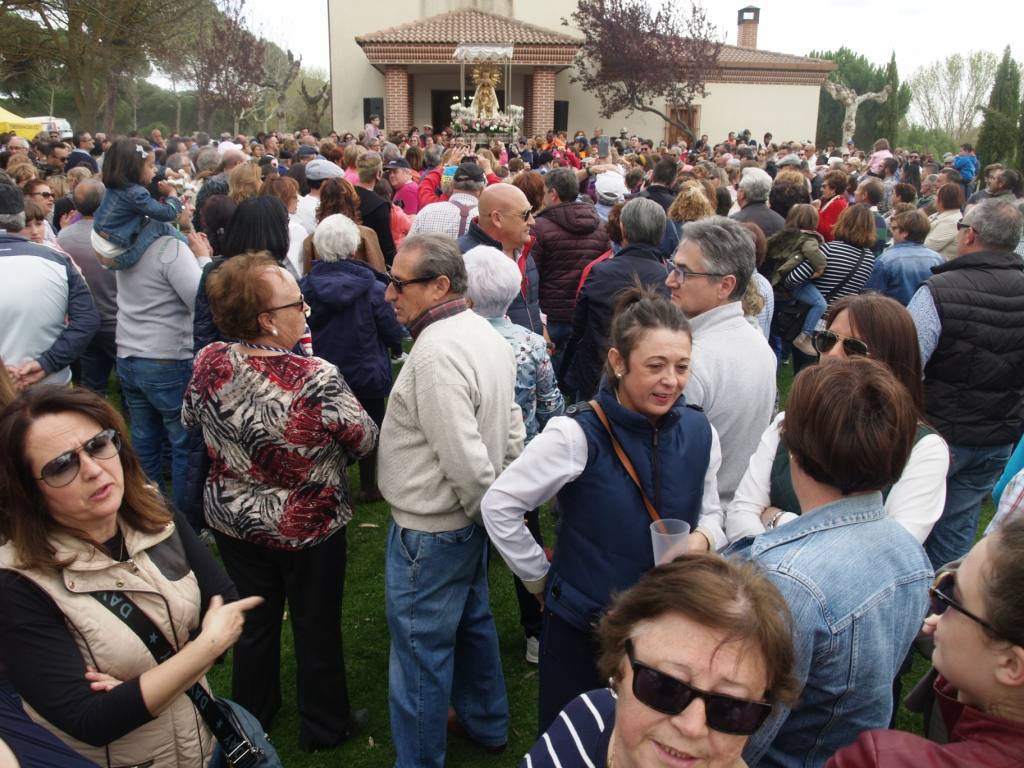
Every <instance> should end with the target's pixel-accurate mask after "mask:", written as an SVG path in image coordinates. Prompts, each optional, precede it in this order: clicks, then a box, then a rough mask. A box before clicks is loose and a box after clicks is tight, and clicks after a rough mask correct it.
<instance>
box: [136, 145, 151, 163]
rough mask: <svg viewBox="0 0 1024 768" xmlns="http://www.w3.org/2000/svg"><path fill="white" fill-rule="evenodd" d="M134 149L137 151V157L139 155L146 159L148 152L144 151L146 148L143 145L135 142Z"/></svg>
mask: <svg viewBox="0 0 1024 768" xmlns="http://www.w3.org/2000/svg"><path fill="white" fill-rule="evenodd" d="M135 151H136V152H138V153H139V157H141V158H142V159H143V160H145V159H146V155H148V154H149V153H148V152H147V151H146V148H145V147H144V146H142V145H141V144H136V145H135Z"/></svg>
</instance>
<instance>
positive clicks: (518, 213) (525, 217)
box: [498, 208, 533, 221]
mask: <svg viewBox="0 0 1024 768" xmlns="http://www.w3.org/2000/svg"><path fill="white" fill-rule="evenodd" d="M498 213H500V214H501V215H502V216H516V217H518V218H520V219H522V220H523V221H529V220H530V217H531V216H532V215H533V208H527V209H526V210H525V211H498Z"/></svg>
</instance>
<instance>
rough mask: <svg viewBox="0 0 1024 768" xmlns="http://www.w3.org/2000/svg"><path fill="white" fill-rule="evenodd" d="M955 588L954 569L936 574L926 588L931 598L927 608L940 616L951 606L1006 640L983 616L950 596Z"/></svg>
mask: <svg viewBox="0 0 1024 768" xmlns="http://www.w3.org/2000/svg"><path fill="white" fill-rule="evenodd" d="M955 589H956V571H943V572H942V573H940V574H939V575H938V576H936V577H935V581H934V582H932V585H931V586H930V587H929V588H928V597H929V598H930V599H931V601H930V604H929V606H928V610H929V611H930V612H931V613H933V614H935V615H936V616H941V615H942V614H944V613H945V612H946V609H947V608H953V609H955V610H956V611H957V612H958V613H962V614H963V615H964V616H966V617H967V618H968V619H970V620H971V621H976V622H977V623H978V624H980V625H981V626H983V627H984V628H985V629H987V630H988V631H989V632H991V633H992V634H993V635H994V636H996V637H998V638H1001V639H1003V640H1008V638H1005V637H1003V635H1002V634H1000V633H999V632H997V631H996V628H995V627H993V626H992V625H991V624H989V623H988V622H987V621H985V620H984V619H983V618H981V617H980V616H977V615H975V614H973V613H971V612H970V611H968V610H967V609H966V608H964V607H963V606H962V605H961V604H960V603H958V602H957V601H956V600H954V599H953V598H952V597H950V595H952V594H953V590H955ZM1008 642H1011V643H1012V642H1014V641H1012V640H1008Z"/></svg>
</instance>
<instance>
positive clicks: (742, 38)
mask: <svg viewBox="0 0 1024 768" xmlns="http://www.w3.org/2000/svg"><path fill="white" fill-rule="evenodd" d="M760 18H761V9H760V8H755V7H754V6H752V5H748V6H747V7H746V8H740V12H739V19H738V20H737V26H738V29H737V33H736V45H738V46H739V47H740V48H757V22H758V20H759V19H760Z"/></svg>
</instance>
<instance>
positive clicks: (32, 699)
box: [0, 387, 262, 768]
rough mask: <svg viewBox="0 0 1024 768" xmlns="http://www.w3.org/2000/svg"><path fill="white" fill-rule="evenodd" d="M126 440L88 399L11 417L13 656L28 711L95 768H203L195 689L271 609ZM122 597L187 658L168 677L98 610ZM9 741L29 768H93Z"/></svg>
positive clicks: (7, 439)
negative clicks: (209, 544) (254, 612)
mask: <svg viewBox="0 0 1024 768" xmlns="http://www.w3.org/2000/svg"><path fill="white" fill-rule="evenodd" d="M125 434H126V427H125V423H124V420H123V419H122V418H121V416H120V414H118V413H117V411H115V410H114V408H113V407H111V406H110V404H109V403H107V402H106V401H105V400H103V399H102V398H100V397H99V396H98V395H96V394H94V393H93V392H91V391H89V390H87V389H68V388H65V387H39V388H35V389H32V390H30V391H28V392H26V393H25V394H23V395H22V396H21V397H20V398H19V399H16V400H14V401H13V402H12V403H10V404H9V405H8V406H7V407H6V409H4V411H3V412H2V413H0V444H2V445H3V446H4V450H3V451H0V508H2V509H3V510H4V514H3V515H2V516H0V538H2V539H3V540H4V542H5V543H4V546H3V547H0V657H2V658H3V660H4V662H5V664H6V665H7V670H6V671H7V675H8V677H9V679H10V681H11V682H12V683H13V686H14V688H15V689H16V690H17V693H18V694H20V697H21V699H22V700H23V702H24V705H25V713H26V714H27V715H28V716H29V717H30V718H31V719H32V720H33V721H34V722H35V723H37V724H38V725H40V726H42V727H43V728H45V729H46V730H47V731H49V732H50V733H51V734H53V735H54V736H56V737H57V738H58V739H60V741H61V742H63V744H64V745H65V746H66V747H67V748H70V749H71V750H73V751H74V752H77V753H79V754H80V755H81V756H82V757H84V758H85V759H86V760H88V761H91V762H90V763H88V764H89V765H92V764H97V765H100V766H108V767H110V766H126V765H152V766H180V767H181V768H185V767H186V766H188V767H189V768H192V767H194V768H204V767H205V766H208V765H209V764H210V762H211V759H212V758H213V755H214V746H215V745H214V743H213V738H212V736H211V733H210V731H209V729H208V728H207V727H206V724H205V722H204V720H203V719H202V718H200V717H199V716H198V714H197V712H196V710H195V707H194V705H193V703H192V700H191V699H190V698H189V697H188V696H186V695H184V694H185V691H186V690H187V689H189V688H191V686H192V685H193V684H194V683H196V682H198V683H199V684H200V685H202V686H203V687H204V688H206V689H207V690H208V686H207V684H206V681H205V674H206V672H207V671H208V670H209V669H210V668H211V667H212V666H213V664H214V662H215V661H216V660H217V659H218V657H220V656H221V655H222V654H224V653H226V652H227V651H228V649H230V648H231V647H232V645H234V643H235V641H236V640H237V639H238V637H239V635H240V633H241V631H242V625H243V623H244V621H245V612H246V611H247V610H250V609H252V608H254V607H255V606H256V605H258V604H259V603H260V602H262V600H261V599H260V598H259V597H251V598H248V599H246V600H237V592H236V591H235V588H234V586H233V585H232V584H231V581H230V580H229V579H228V578H227V576H226V575H225V574H224V571H223V570H222V569H221V567H220V566H219V565H218V564H217V562H216V561H215V560H214V559H213V557H212V556H211V555H210V553H209V551H208V550H207V549H206V547H205V546H203V544H202V543H201V542H200V541H199V539H198V538H197V537H196V536H195V534H194V533H193V532H192V530H191V529H190V528H189V526H187V525H176V524H175V521H174V519H173V517H172V514H171V512H170V510H169V509H168V507H167V503H166V501H165V500H164V499H163V497H162V496H161V495H160V494H159V493H158V492H157V490H156V488H155V487H154V486H153V485H152V484H151V483H149V481H148V480H147V479H146V475H145V473H144V472H143V470H142V466H141V465H140V463H139V460H138V457H137V456H136V455H135V453H134V451H133V450H132V449H131V447H130V446H129V445H127V444H126V443H123V437H122V436H123V435H125ZM111 592H113V593H114V594H118V595H119V596H120V595H127V599H130V600H131V601H132V602H133V603H135V605H137V606H138V607H139V609H141V610H142V611H143V612H144V613H145V614H146V615H147V616H148V617H149V618H150V619H151V620H152V621H153V623H154V624H155V625H156V628H157V630H158V631H160V632H162V633H164V635H165V636H166V638H167V640H168V642H169V643H171V644H172V645H173V646H174V647H175V648H176V649H177V651H178V652H177V653H175V654H174V655H173V656H172V657H171V658H169V659H167V660H165V661H163V662H161V663H157V661H156V659H155V657H154V655H153V654H152V653H151V652H150V650H149V648H148V646H147V643H146V642H144V641H143V639H142V638H140V637H139V635H138V634H136V632H135V630H134V629H133V628H131V627H130V626H128V625H127V624H126V623H125V622H124V621H122V619H120V618H118V616H117V615H115V614H114V613H112V612H111V610H110V609H109V608H108V607H106V605H104V603H102V602H100V599H99V597H100V596H102V595H104V594H108V593H111ZM224 600H227V601H228V602H227V603H225V602H224ZM6 698H7V696H6V695H5V699H6ZM15 700H16V699H15ZM5 709H6V708H5ZM6 714H7V713H6V712H5V713H4V717H3V720H4V721H5V722H6V721H7V717H6ZM19 737H20V738H19ZM4 740H5V741H8V742H9V744H10V746H11V747H12V748H13V749H14V751H15V753H16V754H18V756H19V758H21V759H22V760H23V761H24V762H23V764H25V765H40V764H42V765H61V766H76V767H77V766H79V765H83V764H85V761H84V760H82V759H81V758H75V757H73V756H70V755H67V754H55V753H54V752H53V751H50V750H49V749H47V751H46V753H45V756H46V757H47V758H49V759H48V760H46V761H44V762H35V761H34V759H36V758H39V757H40V755H39V753H38V752H36V751H35V750H37V749H38V748H39V747H40V742H37V741H35V740H34V739H32V738H31V735H30V733H28V732H24V731H23V732H20V733H16V734H15V737H14V738H11V739H8V738H7V737H6V736H5V739H4Z"/></svg>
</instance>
